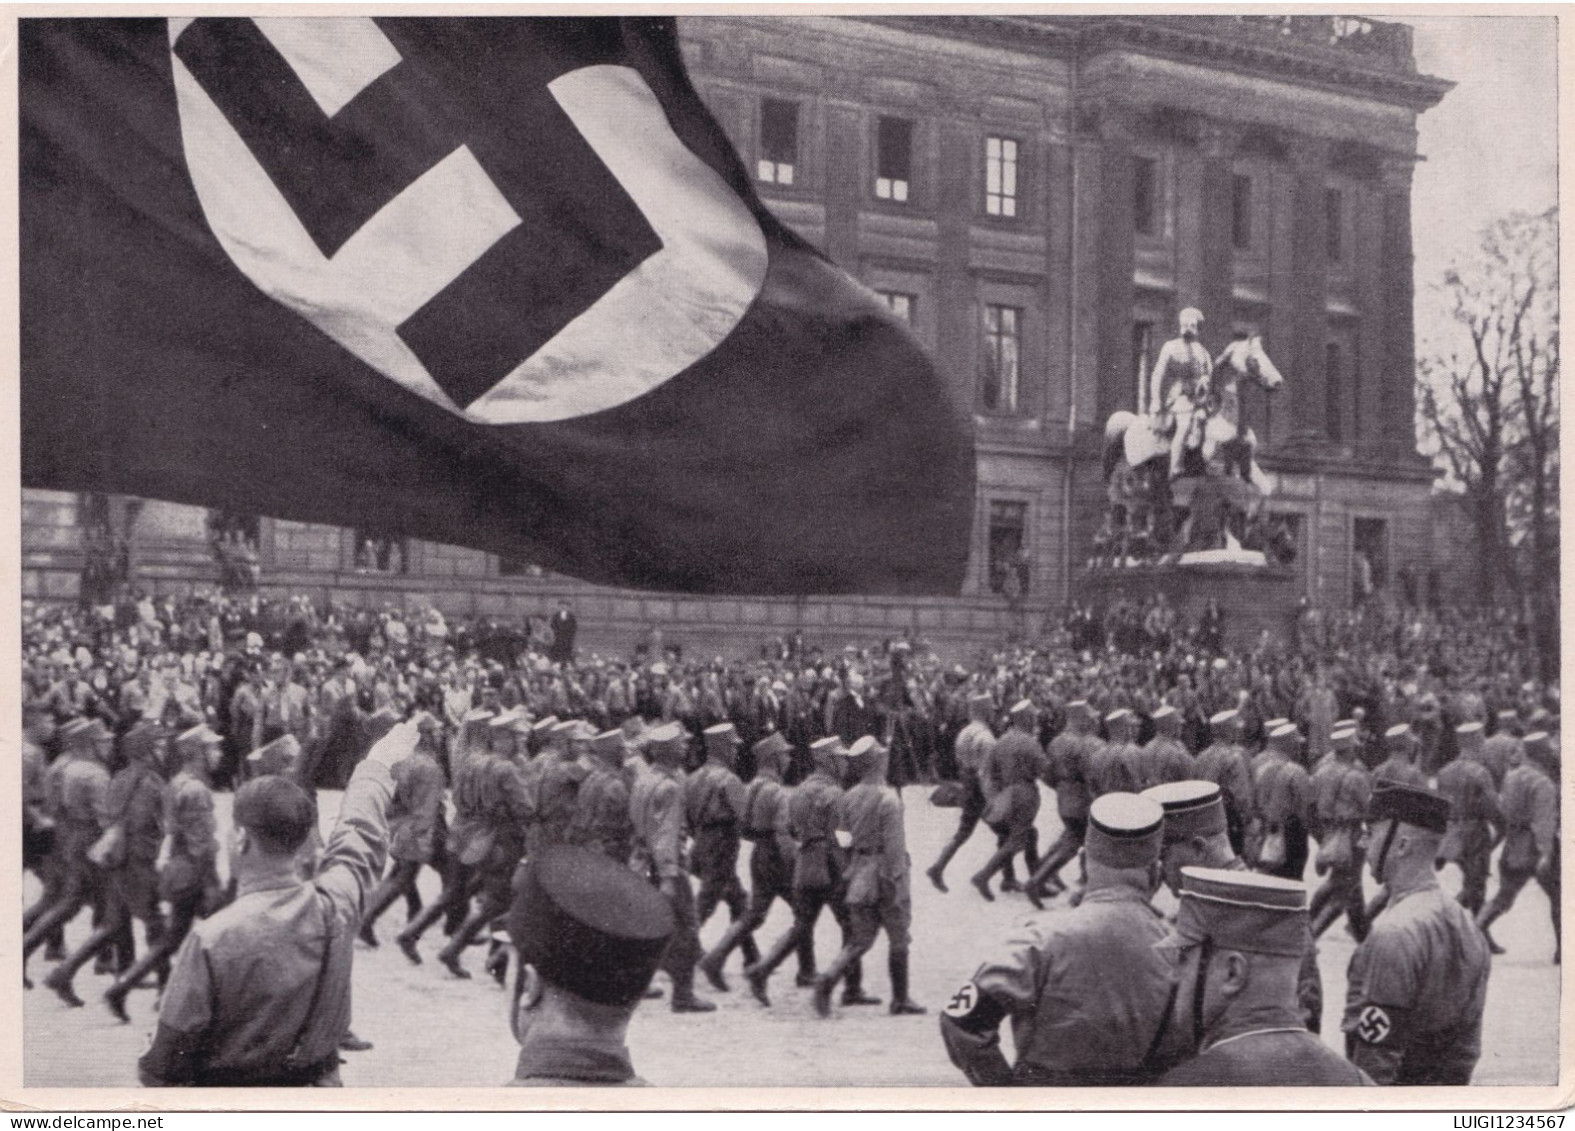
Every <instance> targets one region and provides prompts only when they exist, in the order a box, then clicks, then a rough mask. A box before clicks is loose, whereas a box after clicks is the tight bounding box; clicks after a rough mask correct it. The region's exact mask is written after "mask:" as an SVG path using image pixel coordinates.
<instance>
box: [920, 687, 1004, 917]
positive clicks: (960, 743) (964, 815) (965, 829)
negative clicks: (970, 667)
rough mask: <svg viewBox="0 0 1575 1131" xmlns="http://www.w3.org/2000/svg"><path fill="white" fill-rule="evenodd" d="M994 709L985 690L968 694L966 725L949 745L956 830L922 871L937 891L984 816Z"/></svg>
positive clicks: (944, 883)
mask: <svg viewBox="0 0 1575 1131" xmlns="http://www.w3.org/2000/svg"><path fill="white" fill-rule="evenodd" d="M994 709H995V700H994V699H992V698H991V697H990V694H989V692H985V691H976V692H974V693H973V694H971V695H969V696H968V725H967V726H965V727H963V728H962V730H961V731H959V732H958V734H957V739H956V742H955V745H954V746H953V749H954V750H955V751H956V756H957V784H958V785H959V786H960V787H962V806H961V809H960V811H959V813H958V816H957V831H956V832H955V833H953V834H952V839H951V840H949V841H947V842H946V844H945V845H944V846H943V847H942V848H941V854H940V856H939V857H937V858H936V860H935V863H933V864H931V865H930V866H929V867H928V868H927V869H925V872H924V874H925V875H926V876H928V877H930V883H932V884H934V885H935V886H936V887H937V888H939V889H940V890H941V891H945V890H946V876H945V873H946V865H947V864H949V863H951V859H952V857H953V856H956V855H957V850H958V849H959V848H961V847H962V846H963V845H964V844H966V843H967V842H968V838H969V837H971V836H973V831H974V829H976V828H978V827H979V818H980V817H982V816H983V815H984V806H985V797H984V785H983V782H982V781H981V779H980V774H981V773H982V772H983V770H984V765H985V763H986V762H987V761H988V760H989V757H990V751H991V750H993V749H994V748H995V735H994V734H993V733H991V731H990V714H991V712H992V711H993V710H994ZM1011 867H1012V865H1011V861H1010V860H1008V861H1007V864H1006V868H1007V873H1006V874H1007V879H1008V881H1010V880H1012V879H1013V878H1014V877H1013V876H1012V872H1011Z"/></svg>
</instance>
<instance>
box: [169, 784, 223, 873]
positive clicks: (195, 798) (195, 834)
mask: <svg viewBox="0 0 1575 1131" xmlns="http://www.w3.org/2000/svg"><path fill="white" fill-rule="evenodd" d="M164 835H165V837H166V839H168V841H169V845H170V855H171V856H181V857H184V858H186V859H188V860H191V861H193V862H195V863H197V864H204V863H208V862H211V861H213V860H214V859H216V858H217V857H218V855H219V836H218V825H217V823H216V821H215V820H214V816H213V790H211V789H209V788H208V783H207V782H205V781H203V780H202V779H201V778H199V777H198V776H197V775H195V774H193V773H191V772H190V771H188V770H182V771H181V772H180V773H178V774H176V775H175V777H174V778H173V779H172V780H171V781H170V788H169V792H168V793H167V794H166V795H165V805H164Z"/></svg>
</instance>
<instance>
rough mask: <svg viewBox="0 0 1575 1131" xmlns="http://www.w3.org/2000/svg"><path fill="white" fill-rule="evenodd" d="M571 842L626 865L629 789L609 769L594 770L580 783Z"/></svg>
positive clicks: (629, 833)
mask: <svg viewBox="0 0 1575 1131" xmlns="http://www.w3.org/2000/svg"><path fill="white" fill-rule="evenodd" d="M576 806H577V809H576V812H575V816H574V825H573V827H572V828H571V829H570V839H571V841H572V842H573V843H575V844H583V845H585V846H586V847H587V848H594V849H596V850H597V851H598V852H601V853H603V854H604V855H607V856H610V857H612V858H613V859H614V860H618V861H621V862H622V861H627V860H628V859H629V851H630V848H631V841H632V839H633V837H634V826H633V825H632V824H631V823H630V821H629V787H628V786H627V785H626V784H624V780H623V775H622V774H621V773H619V772H618V771H617V770H614V769H612V768H610V767H608V766H596V767H594V768H593V769H592V770H591V772H590V775H589V776H588V777H587V778H586V779H585V780H584V781H583V782H581V783H580V792H579V794H578V796H577V798H576Z"/></svg>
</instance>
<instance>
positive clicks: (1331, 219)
mask: <svg viewBox="0 0 1575 1131" xmlns="http://www.w3.org/2000/svg"><path fill="white" fill-rule="evenodd" d="M1323 232H1324V236H1323V241H1324V242H1323V246H1324V252H1325V254H1326V255H1327V256H1328V259H1329V262H1330V263H1338V262H1340V260H1341V259H1342V258H1343V257H1344V255H1345V194H1344V193H1342V192H1341V191H1340V190H1339V189H1337V188H1330V189H1324V190H1323Z"/></svg>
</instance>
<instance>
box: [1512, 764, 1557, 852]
mask: <svg viewBox="0 0 1575 1131" xmlns="http://www.w3.org/2000/svg"><path fill="white" fill-rule="evenodd" d="M1499 809H1500V810H1501V812H1502V814H1503V817H1504V827H1505V830H1506V832H1505V840H1504V855H1503V858H1502V861H1501V863H1502V866H1503V867H1504V868H1505V869H1506V870H1510V871H1529V870H1530V869H1532V868H1534V867H1536V865H1537V861H1539V860H1546V859H1548V858H1549V855H1550V854H1551V853H1552V851H1553V847H1554V845H1555V844H1556V843H1557V841H1558V836H1559V789H1558V786H1556V785H1555V784H1554V783H1553V780H1552V779H1551V778H1549V777H1548V775H1547V774H1545V773H1544V772H1543V771H1542V770H1540V769H1538V768H1537V767H1535V766H1533V765H1530V764H1529V763H1528V764H1526V765H1521V766H1516V767H1515V768H1514V769H1512V770H1510V771H1509V773H1508V774H1507V775H1505V777H1504V792H1503V793H1502V794H1501V795H1500V797H1499Z"/></svg>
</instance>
